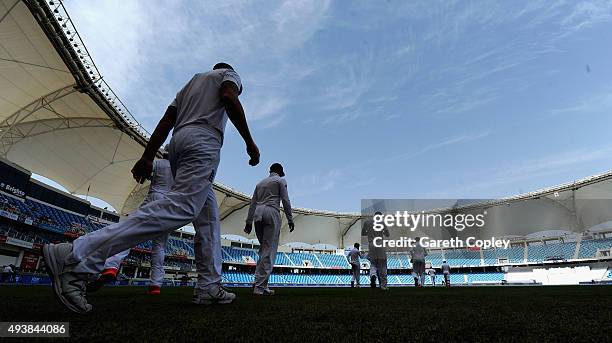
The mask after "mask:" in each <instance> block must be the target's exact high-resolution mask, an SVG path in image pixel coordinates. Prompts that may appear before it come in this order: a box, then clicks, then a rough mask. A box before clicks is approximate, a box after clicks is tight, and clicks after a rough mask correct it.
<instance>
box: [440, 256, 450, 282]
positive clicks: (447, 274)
mask: <svg viewBox="0 0 612 343" xmlns="http://www.w3.org/2000/svg"><path fill="white" fill-rule="evenodd" d="M450 269H451V268H450V265H449V264H448V263H447V262H446V260H444V261H442V274H444V284H445V285H446V287H450Z"/></svg>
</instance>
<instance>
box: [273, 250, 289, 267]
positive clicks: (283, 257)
mask: <svg viewBox="0 0 612 343" xmlns="http://www.w3.org/2000/svg"><path fill="white" fill-rule="evenodd" d="M274 264H275V265H277V266H294V264H293V262H291V260H290V259H289V257H287V254H285V253H284V252H277V253H276V260H275V263H274Z"/></svg>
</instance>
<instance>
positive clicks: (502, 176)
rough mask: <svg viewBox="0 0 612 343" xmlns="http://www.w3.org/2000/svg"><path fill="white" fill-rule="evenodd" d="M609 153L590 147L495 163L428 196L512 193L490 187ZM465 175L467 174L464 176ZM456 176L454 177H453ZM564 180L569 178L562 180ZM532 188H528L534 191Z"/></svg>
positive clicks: (563, 171) (607, 148) (611, 148)
mask: <svg viewBox="0 0 612 343" xmlns="http://www.w3.org/2000/svg"><path fill="white" fill-rule="evenodd" d="M611 154H612V146H605V147H601V148H599V149H594V150H571V151H566V152H563V153H559V154H554V155H550V156H545V157H542V158H535V159H529V160H523V161H520V162H518V163H517V162H514V163H512V164H509V165H497V166H495V167H491V168H486V169H481V170H478V171H477V172H475V173H473V174H472V175H469V176H468V178H469V179H470V180H471V181H470V182H469V184H468V185H463V186H459V187H448V188H445V189H444V190H433V191H431V192H430V193H429V196H437V197H468V198H469V197H471V196H473V195H474V194H478V196H483V193H486V196H494V197H501V196H509V195H513V194H500V193H496V194H492V192H491V190H495V189H500V188H503V187H502V186H508V185H516V184H520V185H523V184H525V183H526V182H527V181H528V180H534V179H538V178H542V177H550V176H553V175H561V174H567V173H568V171H569V170H570V169H571V168H574V167H576V166H579V165H582V164H585V163H589V162H594V161H598V160H603V159H608V158H609V157H610V155H611ZM465 176H467V175H465ZM455 178H457V176H455ZM565 181H566V182H569V181H572V180H565ZM547 186H554V185H553V184H548V183H547V184H543V185H542V187H547ZM534 190H535V189H532V190H530V191H534Z"/></svg>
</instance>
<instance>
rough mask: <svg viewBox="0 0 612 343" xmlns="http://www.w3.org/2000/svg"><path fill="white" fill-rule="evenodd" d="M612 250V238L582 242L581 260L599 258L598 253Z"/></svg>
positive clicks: (579, 254) (579, 255)
mask: <svg viewBox="0 0 612 343" xmlns="http://www.w3.org/2000/svg"><path fill="white" fill-rule="evenodd" d="M610 249H612V238H605V239H588V240H582V242H580V252H579V253H578V257H579V258H590V257H597V256H596V254H597V251H599V250H610Z"/></svg>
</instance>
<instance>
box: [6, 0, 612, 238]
mask: <svg viewBox="0 0 612 343" xmlns="http://www.w3.org/2000/svg"><path fill="white" fill-rule="evenodd" d="M147 138H148V133H147V132H146V130H145V129H144V128H143V127H142V126H141V125H140V124H139V123H138V122H137V121H136V120H135V119H134V118H133V117H132V115H131V114H130V112H129V111H128V110H127V108H126V107H125V106H124V105H123V104H122V102H121V100H120V99H119V98H118V97H117V96H116V95H115V93H114V92H113V91H112V90H111V88H110V87H109V86H108V84H107V83H106V81H105V80H104V78H103V76H102V75H101V73H100V71H99V70H98V69H97V67H96V65H95V64H94V61H93V60H92V58H91V56H90V55H89V53H88V51H87V49H86V47H85V45H84V44H83V41H82V40H81V38H80V36H79V34H78V32H77V30H76V28H75V27H74V25H73V23H72V21H71V20H70V17H69V15H68V13H67V12H66V10H65V8H64V7H63V5H62V3H61V2H60V1H58V0H47V1H42V0H0V156H3V157H5V158H7V159H9V160H11V161H13V162H15V163H17V164H19V165H21V166H23V167H24V168H27V169H29V170H30V171H32V172H35V173H37V174H40V175H43V176H45V177H47V178H49V179H52V180H54V181H57V182H58V183H60V184H62V185H63V186H64V187H66V188H67V189H68V190H69V191H70V192H71V193H73V194H89V195H91V196H94V197H97V198H100V199H103V200H105V201H107V202H108V203H110V204H111V205H112V206H114V207H115V208H116V209H118V210H119V211H120V212H121V213H129V212H131V211H132V210H133V209H135V208H136V207H137V206H138V205H139V204H140V202H141V201H142V200H143V198H144V196H145V195H146V193H147V191H148V187H147V185H144V186H142V187H141V186H138V185H137V184H136V183H135V182H134V181H133V179H132V178H131V174H130V169H131V167H132V165H133V163H134V162H135V161H136V159H138V158H139V157H140V156H141V154H142V151H143V149H144V146H145V144H146V142H147ZM611 180H612V173H606V174H602V175H597V176H593V177H589V178H586V179H583V180H580V181H577V182H574V183H570V184H566V185H561V186H558V187H554V188H549V189H544V190H541V191H538V192H533V193H528V194H524V195H519V196H515V197H511V198H507V199H504V200H502V201H499V202H491V203H487V204H484V205H483V204H481V205H476V206H486V207H495V206H499V205H500V204H506V205H508V204H511V203H515V202H521V201H524V200H535V199H540V197H542V198H552V199H553V200H554V202H555V203H558V202H559V201H561V200H563V201H566V202H571V201H574V199H575V198H576V194H575V191H576V190H578V189H580V188H582V189H583V192H582V193H584V194H587V193H588V194H587V195H589V196H590V195H593V194H600V195H602V196H604V197H605V198H606V199H612V181H611ZM214 188H215V192H216V195H217V199H218V203H219V213H220V215H221V220H222V231H223V233H225V234H237V235H241V234H242V228H243V227H244V219H245V218H246V211H247V206H248V204H249V200H250V199H249V196H247V195H246V194H243V193H241V192H238V191H235V190H233V189H231V188H229V187H227V186H224V185H221V184H215V186H214ZM294 216H295V221H296V226H297V227H298V230H296V231H295V232H294V233H291V234H289V233H288V230H287V229H286V223H283V229H282V230H281V237H280V242H281V244H285V243H289V242H304V243H308V244H321V243H324V244H332V245H335V246H338V247H344V246H348V245H351V244H352V242H356V241H359V239H360V231H361V230H360V226H361V225H360V218H361V216H360V215H359V214H356V213H337V212H328V211H318V210H308V209H294ZM604 217H605V219H610V220H612V218H608V217H609V216H603V217H602V218H604ZM602 218H600V219H601V220H599V219H598V221H599V222H602V220H603V219H602ZM570 224H571V225H569V226H571V227H570V229H572V231H579V230H584V229H586V228H588V227H590V226H593V225H596V224H598V223H597V222H592V223H588V225H584V223H582V224H581V225H576V223H573V224H572V223H570ZM526 233H527V232H525V233H523V234H526Z"/></svg>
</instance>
